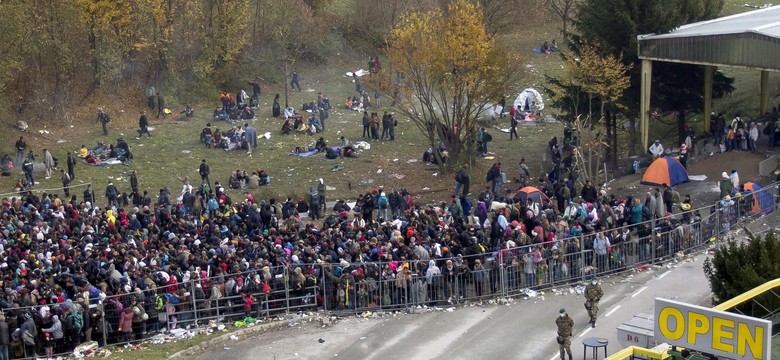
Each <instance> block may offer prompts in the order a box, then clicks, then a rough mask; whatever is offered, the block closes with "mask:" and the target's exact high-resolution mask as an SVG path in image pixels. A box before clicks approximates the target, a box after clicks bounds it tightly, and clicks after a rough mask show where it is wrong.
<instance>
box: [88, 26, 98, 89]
mask: <svg viewBox="0 0 780 360" xmlns="http://www.w3.org/2000/svg"><path fill="white" fill-rule="evenodd" d="M87 39H88V41H89V55H90V63H91V64H92V89H91V90H90V92H91V91H92V90H95V89H97V88H98V87H99V86H100V73H99V70H100V69H99V67H100V63H99V62H98V57H97V53H98V50H97V36H96V35H95V23H94V19H92V23H91V24H90V25H89V35H88V36H87Z"/></svg>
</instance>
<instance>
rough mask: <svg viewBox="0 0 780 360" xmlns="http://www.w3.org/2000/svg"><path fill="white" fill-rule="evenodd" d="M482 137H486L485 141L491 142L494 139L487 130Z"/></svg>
mask: <svg viewBox="0 0 780 360" xmlns="http://www.w3.org/2000/svg"><path fill="white" fill-rule="evenodd" d="M482 139H484V140H485V142H491V141H493V135H490V133H489V132H485V135H483V137H482Z"/></svg>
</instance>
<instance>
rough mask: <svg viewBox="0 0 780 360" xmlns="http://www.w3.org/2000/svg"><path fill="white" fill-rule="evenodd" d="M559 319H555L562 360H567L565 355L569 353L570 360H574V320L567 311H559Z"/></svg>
mask: <svg viewBox="0 0 780 360" xmlns="http://www.w3.org/2000/svg"><path fill="white" fill-rule="evenodd" d="M558 314H559V315H558V318H557V319H555V325H556V326H557V327H558V337H557V338H556V340H558V347H559V348H560V351H561V360H566V358H565V355H566V353H569V360H572V355H571V332H572V329H573V328H574V320H572V319H571V318H570V317H569V314H567V313H566V309H561V310H560V311H558Z"/></svg>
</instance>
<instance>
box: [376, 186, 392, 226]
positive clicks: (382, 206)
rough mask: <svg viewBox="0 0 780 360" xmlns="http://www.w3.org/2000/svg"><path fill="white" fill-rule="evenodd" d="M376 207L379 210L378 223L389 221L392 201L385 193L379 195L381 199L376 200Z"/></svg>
mask: <svg viewBox="0 0 780 360" xmlns="http://www.w3.org/2000/svg"><path fill="white" fill-rule="evenodd" d="M376 207H377V209H378V211H377V215H376V219H377V221H379V220H380V219H381V220H387V208H389V207H390V200H389V199H388V198H387V195H385V193H384V192H382V193H380V194H379V198H377V199H376Z"/></svg>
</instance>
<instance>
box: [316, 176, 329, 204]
mask: <svg viewBox="0 0 780 360" xmlns="http://www.w3.org/2000/svg"><path fill="white" fill-rule="evenodd" d="M327 191H328V186H327V185H325V180H322V178H319V179H317V192H318V193H320V203H319V206H320V207H321V208H322V210H326V208H327V205H326V204H325V203H326V202H327V199H326V198H325V192H327Z"/></svg>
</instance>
